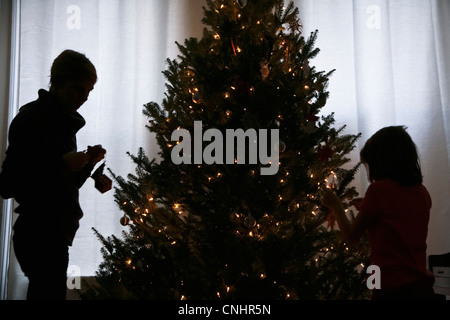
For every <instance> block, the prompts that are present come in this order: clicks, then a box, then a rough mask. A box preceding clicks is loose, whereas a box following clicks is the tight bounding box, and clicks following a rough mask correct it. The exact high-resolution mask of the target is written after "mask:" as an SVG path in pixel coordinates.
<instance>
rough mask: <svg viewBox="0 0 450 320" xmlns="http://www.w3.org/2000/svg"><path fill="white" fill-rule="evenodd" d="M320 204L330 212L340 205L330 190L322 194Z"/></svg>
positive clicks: (339, 201) (339, 200) (337, 198)
mask: <svg viewBox="0 0 450 320" xmlns="http://www.w3.org/2000/svg"><path fill="white" fill-rule="evenodd" d="M321 202H322V204H323V205H324V206H325V207H327V208H328V209H330V210H335V208H337V207H339V206H340V205H342V202H341V199H339V197H338V196H337V195H336V194H335V193H334V192H333V191H331V190H326V191H325V192H324V193H323V194H322V201H321Z"/></svg>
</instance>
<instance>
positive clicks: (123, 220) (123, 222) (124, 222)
mask: <svg viewBox="0 0 450 320" xmlns="http://www.w3.org/2000/svg"><path fill="white" fill-rule="evenodd" d="M129 223H130V218H128V217H127V215H126V214H124V215H123V217H122V218H120V224H121V225H123V226H124V227H125V226H127V225H128V224H129Z"/></svg>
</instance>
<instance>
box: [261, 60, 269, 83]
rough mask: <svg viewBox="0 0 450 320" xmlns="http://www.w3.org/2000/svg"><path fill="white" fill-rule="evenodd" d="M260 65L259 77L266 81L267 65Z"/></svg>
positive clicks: (267, 74)
mask: <svg viewBox="0 0 450 320" xmlns="http://www.w3.org/2000/svg"><path fill="white" fill-rule="evenodd" d="M260 65H261V69H260V72H261V77H262V79H263V80H266V79H267V77H268V76H269V73H270V70H269V63H264V62H261V64H260Z"/></svg>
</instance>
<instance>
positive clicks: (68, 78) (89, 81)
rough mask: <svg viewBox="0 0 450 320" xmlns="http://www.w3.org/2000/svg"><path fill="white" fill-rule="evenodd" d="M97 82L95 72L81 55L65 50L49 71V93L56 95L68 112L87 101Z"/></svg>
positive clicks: (87, 60)
mask: <svg viewBox="0 0 450 320" xmlns="http://www.w3.org/2000/svg"><path fill="white" fill-rule="evenodd" d="M96 82H97V71H96V70H95V67H94V65H93V64H92V62H91V61H90V60H89V59H88V58H87V57H86V56H85V55H84V54H82V53H79V52H76V51H73V50H65V51H63V52H62V53H61V54H60V55H59V56H58V57H57V58H56V59H55V60H54V61H53V65H52V68H51V71H50V92H52V93H54V94H56V96H57V97H58V98H59V100H60V101H61V103H62V104H63V105H65V107H66V108H67V109H69V111H72V112H75V111H76V110H77V109H78V108H79V107H81V105H83V103H84V102H85V101H86V100H87V98H88V96H89V93H90V91H91V90H92V89H93V88H94V84H95V83H96Z"/></svg>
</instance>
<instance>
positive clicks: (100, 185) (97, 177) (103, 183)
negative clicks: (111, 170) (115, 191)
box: [91, 162, 112, 193]
mask: <svg viewBox="0 0 450 320" xmlns="http://www.w3.org/2000/svg"><path fill="white" fill-rule="evenodd" d="M105 163H106V162H103V163H102V165H101V166H100V167H98V168H97V170H95V171H94V173H93V174H92V175H91V178H92V179H94V181H95V188H97V190H98V191H100V192H101V193H105V192H107V191H109V190H111V188H112V180H111V179H110V178H108V177H107V176H106V175H105V174H104V173H103V169H104V168H105Z"/></svg>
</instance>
